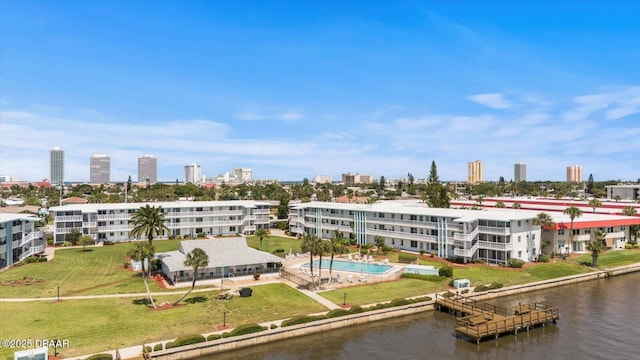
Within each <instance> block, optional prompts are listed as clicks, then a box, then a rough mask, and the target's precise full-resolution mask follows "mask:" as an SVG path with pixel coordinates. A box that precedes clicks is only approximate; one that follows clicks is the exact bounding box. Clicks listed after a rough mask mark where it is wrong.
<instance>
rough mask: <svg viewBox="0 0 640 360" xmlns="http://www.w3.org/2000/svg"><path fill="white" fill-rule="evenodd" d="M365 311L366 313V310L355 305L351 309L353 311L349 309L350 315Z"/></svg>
mask: <svg viewBox="0 0 640 360" xmlns="http://www.w3.org/2000/svg"><path fill="white" fill-rule="evenodd" d="M364 311H365V310H364V308H363V307H362V306H360V305H354V306H352V307H351V309H349V313H350V314H359V313H361V312H364Z"/></svg>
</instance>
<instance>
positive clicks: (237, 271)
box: [156, 236, 282, 284]
mask: <svg viewBox="0 0 640 360" xmlns="http://www.w3.org/2000/svg"><path fill="white" fill-rule="evenodd" d="M195 248H200V249H202V250H203V251H204V252H205V253H206V254H207V255H208V256H209V265H208V266H207V267H206V268H203V269H198V274H197V279H198V280H211V279H222V278H228V277H235V276H246V275H253V274H256V273H258V274H264V273H275V272H278V271H279V270H280V268H281V267H282V259H281V258H279V257H277V256H275V255H272V254H270V253H268V252H264V251H260V250H256V249H253V248H251V247H249V246H248V245H247V239H246V238H244V237H242V236H239V237H223V238H215V239H201V240H185V241H182V242H180V249H178V250H177V251H169V252H165V253H159V254H156V256H157V257H158V259H160V261H161V263H162V273H163V274H164V276H165V277H166V278H167V279H168V280H169V281H171V282H173V283H174V284H175V283H178V282H188V281H193V269H192V268H191V267H190V266H185V265H184V261H185V259H186V254H188V253H190V252H191V251H193V249H195Z"/></svg>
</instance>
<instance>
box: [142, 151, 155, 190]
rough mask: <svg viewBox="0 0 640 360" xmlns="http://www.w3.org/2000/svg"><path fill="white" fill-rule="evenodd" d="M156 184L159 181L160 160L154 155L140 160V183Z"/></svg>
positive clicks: (145, 156)
mask: <svg viewBox="0 0 640 360" xmlns="http://www.w3.org/2000/svg"><path fill="white" fill-rule="evenodd" d="M147 181H149V183H150V184H155V183H156V182H157V181H158V159H156V157H155V156H153V155H144V156H142V157H139V158H138V182H141V183H142V182H147Z"/></svg>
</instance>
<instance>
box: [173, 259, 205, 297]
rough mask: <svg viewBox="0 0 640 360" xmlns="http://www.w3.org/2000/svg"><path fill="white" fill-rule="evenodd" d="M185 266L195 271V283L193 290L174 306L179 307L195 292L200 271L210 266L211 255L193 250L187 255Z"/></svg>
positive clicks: (192, 286)
mask: <svg viewBox="0 0 640 360" xmlns="http://www.w3.org/2000/svg"><path fill="white" fill-rule="evenodd" d="M184 266H190V267H191V268H192V269H193V282H192V283H191V289H189V291H187V293H186V294H184V295H182V297H181V298H180V299H178V301H176V302H174V303H173V305H178V304H179V303H180V301H182V299H184V298H186V297H187V296H188V295H189V294H190V293H191V292H192V291H193V288H194V287H196V279H197V278H198V269H200V268H206V267H207V266H209V255H207V253H206V252H204V250H202V249H200V248H195V249H193V250H191V252H190V253H187V256H186V257H185V259H184Z"/></svg>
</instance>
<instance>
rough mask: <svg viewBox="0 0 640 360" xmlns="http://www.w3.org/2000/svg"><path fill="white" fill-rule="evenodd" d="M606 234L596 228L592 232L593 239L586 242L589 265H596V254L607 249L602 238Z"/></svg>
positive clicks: (598, 254)
mask: <svg viewBox="0 0 640 360" xmlns="http://www.w3.org/2000/svg"><path fill="white" fill-rule="evenodd" d="M606 235H607V234H605V233H604V232H603V231H602V230H600V229H598V230H596V232H595V234H594V236H595V239H593V240H591V242H589V243H588V244H587V250H589V251H591V267H596V266H598V256H600V253H601V252H603V251H605V250H606V249H607V245H606V243H605V240H604V239H605V237H606Z"/></svg>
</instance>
